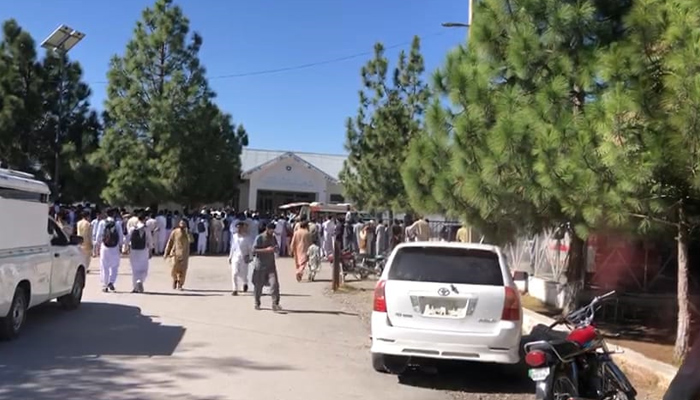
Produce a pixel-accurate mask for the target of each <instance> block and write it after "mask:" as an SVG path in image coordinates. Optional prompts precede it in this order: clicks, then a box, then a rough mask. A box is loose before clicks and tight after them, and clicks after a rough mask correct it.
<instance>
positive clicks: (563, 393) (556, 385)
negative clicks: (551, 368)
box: [546, 372, 578, 400]
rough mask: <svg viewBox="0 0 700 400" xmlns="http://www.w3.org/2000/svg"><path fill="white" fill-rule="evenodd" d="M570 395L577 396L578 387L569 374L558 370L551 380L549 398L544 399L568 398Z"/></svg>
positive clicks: (566, 399)
mask: <svg viewBox="0 0 700 400" xmlns="http://www.w3.org/2000/svg"><path fill="white" fill-rule="evenodd" d="M571 397H578V388H577V387H576V385H575V384H574V382H572V381H571V378H569V376H567V375H566V374H565V373H563V372H558V373H557V374H556V375H555V376H554V380H553V381H552V393H551V398H549V399H546V400H569V398H571Z"/></svg>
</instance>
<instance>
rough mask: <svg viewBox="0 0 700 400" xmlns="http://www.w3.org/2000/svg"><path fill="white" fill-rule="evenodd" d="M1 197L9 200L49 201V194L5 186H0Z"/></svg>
mask: <svg viewBox="0 0 700 400" xmlns="http://www.w3.org/2000/svg"><path fill="white" fill-rule="evenodd" d="M0 198H3V199H7V200H22V201H33V202H37V203H48V200H49V198H48V196H47V195H45V194H42V193H35V192H30V191H28V190H19V189H12V188H4V187H0Z"/></svg>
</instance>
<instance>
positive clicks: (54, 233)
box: [49, 219, 70, 246]
mask: <svg viewBox="0 0 700 400" xmlns="http://www.w3.org/2000/svg"><path fill="white" fill-rule="evenodd" d="M49 232H50V234H51V244H52V245H54V246H67V245H68V244H69V243H70V241H69V240H68V238H67V237H66V235H65V233H63V229H61V227H60V226H58V224H57V223H56V222H54V220H52V219H49Z"/></svg>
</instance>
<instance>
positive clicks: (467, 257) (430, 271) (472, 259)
mask: <svg viewBox="0 0 700 400" xmlns="http://www.w3.org/2000/svg"><path fill="white" fill-rule="evenodd" d="M389 279H391V280H398V281H414V282H435V283H454V284H463V285H488V286H503V274H502V272H501V265H500V263H499V262H498V255H496V253H493V252H491V251H485V250H474V249H462V248H451V247H428V246H426V247H405V248H403V249H401V250H399V251H398V253H396V256H395V257H394V261H393V262H392V264H391V267H390V269H389Z"/></svg>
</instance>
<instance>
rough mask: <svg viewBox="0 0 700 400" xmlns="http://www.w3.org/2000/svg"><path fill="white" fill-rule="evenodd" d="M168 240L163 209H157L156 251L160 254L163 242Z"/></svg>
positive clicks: (163, 246) (163, 248) (162, 249)
mask: <svg viewBox="0 0 700 400" xmlns="http://www.w3.org/2000/svg"><path fill="white" fill-rule="evenodd" d="M167 242H168V231H167V230H166V229H165V215H164V214H163V211H158V216H157V217H156V253H157V254H158V255H162V254H163V252H164V251H165V244H166V243H167Z"/></svg>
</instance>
